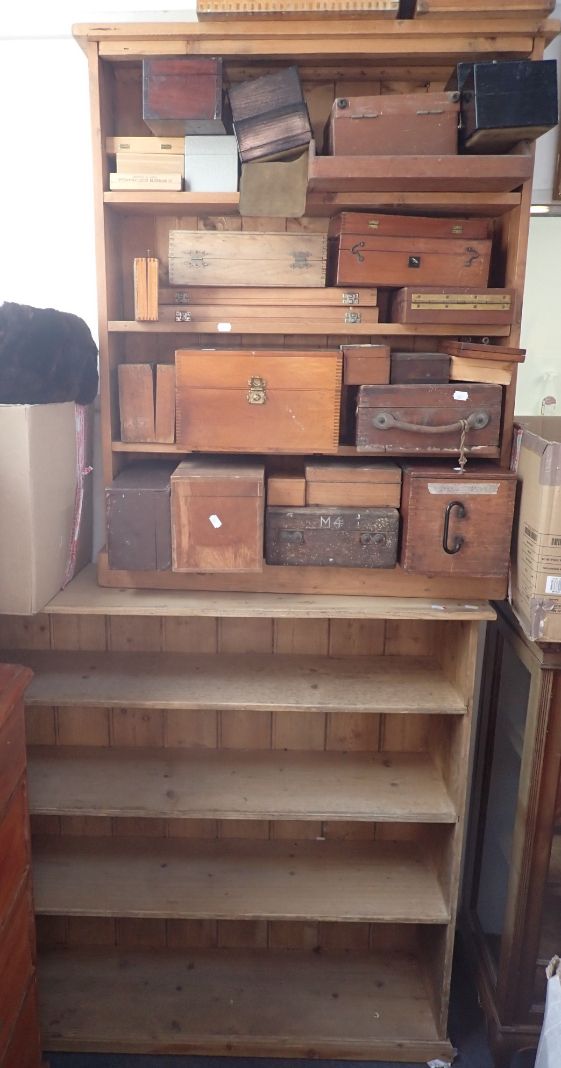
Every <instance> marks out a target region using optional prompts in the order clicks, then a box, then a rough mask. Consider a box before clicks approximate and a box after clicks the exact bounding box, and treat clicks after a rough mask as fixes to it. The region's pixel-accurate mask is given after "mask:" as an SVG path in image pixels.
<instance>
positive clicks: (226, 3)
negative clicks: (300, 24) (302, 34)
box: [197, 0, 399, 18]
mask: <svg viewBox="0 0 561 1068" xmlns="http://www.w3.org/2000/svg"><path fill="white" fill-rule="evenodd" d="M398 11H399V0H197V15H198V16H199V17H200V18H209V17H214V16H216V17H217V18H227V17H228V16H235V17H236V18H243V16H244V15H253V16H255V15H257V16H258V17H263V16H265V15H276V16H278V15H282V16H285V15H294V16H297V17H298V18H302V17H306V16H307V15H310V16H317V15H333V16H338V15H347V16H353V15H370V16H372V15H374V16H382V17H386V18H388V17H389V18H392V17H393V18H395V17H396V16H397V14H398Z"/></svg>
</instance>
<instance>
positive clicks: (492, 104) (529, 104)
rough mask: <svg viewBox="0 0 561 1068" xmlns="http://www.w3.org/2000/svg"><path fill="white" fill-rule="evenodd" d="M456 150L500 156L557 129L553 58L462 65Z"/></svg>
mask: <svg viewBox="0 0 561 1068" xmlns="http://www.w3.org/2000/svg"><path fill="white" fill-rule="evenodd" d="M462 68H463V69H462V71H461V75H460V77H461V82H462V88H461V105H460V106H461V126H460V130H461V145H462V147H463V149H464V150H465V151H467V152H505V151H508V149H509V148H513V147H514V145H516V144H517V142H518V141H533V140H535V138H536V137H539V136H540V135H541V134H543V133H545V132H546V131H547V130H551V129H552V128H553V127H554V126H556V125H557V121H558V104H557V95H558V93H557V70H556V62H555V60H554V59H546V60H535V61H532V60H527V59H517V60H509V61H507V62H502V63H493V62H485V63H469V64H462Z"/></svg>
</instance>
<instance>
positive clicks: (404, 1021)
mask: <svg viewBox="0 0 561 1068" xmlns="http://www.w3.org/2000/svg"><path fill="white" fill-rule="evenodd" d="M39 982H40V987H39V989H40V997H41V1001H42V1005H41V1016H42V1028H43V1039H44V1045H45V1048H47V1049H50V1050H57V1049H64V1050H73V1049H80V1050H89V1051H91V1052H96V1051H100V1052H104V1051H112V1052H115V1053H118V1052H136V1053H142V1052H145V1053H146V1052H154V1051H157V1052H158V1053H166V1052H167V1053H186V1054H188V1053H206V1054H231V1053H234V1054H238V1055H240V1056H241V1055H244V1054H254V1055H260V1056H276V1057H278V1056H283V1055H284V1056H295V1057H297V1056H300V1057H337V1056H346V1057H349V1056H355V1057H356V1058H360V1059H363V1060H367V1059H368V1060H370V1059H371V1060H383V1059H385V1058H387V1057H391V1059H392V1060H396V1061H406V1062H407V1061H411V1060H417V1059H420V1060H429V1059H433V1058H436V1057H440V1058H442V1059H443V1060H446V1061H451V1059H452V1048H451V1046H450V1043H449V1042H448V1041H446V1040H444V1039H439V1037H438V1035H437V1031H436V1027H435V1023H434V1018H433V1014H432V1010H431V1007H430V1001H429V996H428V991H427V989H426V987H425V982H424V976H423V973H422V970H421V966H420V964H419V961H418V960H417V959H416V957H415V956H413V955H408V954H405V953H402V954H399V953H395V952H392V953H391V954H357V953H349V954H348V955H347V954H344V953H339V954H337V953H328V952H322V953H319V954H317V953H313V952H309V953H305V952H301V951H286V950H285V951H282V950H281V951H270V950H239V949H236V950H230V951H229V950H225V949H220V950H207V951H201V950H196V951H191V950H186V951H180V952H173V951H166V950H164V951H160V952H158V951H156V950H150V951H148V952H145V951H135V950H131V951H128V952H122V951H119V950H118V949H115V948H109V949H99V950H88V949H76V950H72V949H64V950H63V949H57V950H55V951H52V952H49V953H46V954H45V955H44V956H43V958H42V960H41V962H40V968H39Z"/></svg>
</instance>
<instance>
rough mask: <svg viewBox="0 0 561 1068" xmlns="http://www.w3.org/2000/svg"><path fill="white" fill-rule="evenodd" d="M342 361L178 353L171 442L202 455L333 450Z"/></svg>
mask: <svg viewBox="0 0 561 1068" xmlns="http://www.w3.org/2000/svg"><path fill="white" fill-rule="evenodd" d="M342 363H343V358H342V356H341V354H340V353H339V352H334V351H328V350H322V349H319V350H305V349H304V350H299V351H290V350H288V351H287V350H282V349H281V350H275V349H233V350H200V349H180V350H179V351H178V352H176V354H175V366H176V382H177V395H176V409H177V442H178V444H180V445H183V446H185V448H186V449H192V450H195V451H203V452H224V451H229V452H251V453H253V452H260V453H268V452H285V453H305V452H334V451H336V449H337V447H338V444H339V419H340V414H339V413H340V401H341V377H342Z"/></svg>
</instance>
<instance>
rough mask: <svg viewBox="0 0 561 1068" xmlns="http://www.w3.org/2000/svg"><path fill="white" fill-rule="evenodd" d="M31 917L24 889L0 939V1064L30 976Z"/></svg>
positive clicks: (31, 950)
mask: <svg viewBox="0 0 561 1068" xmlns="http://www.w3.org/2000/svg"><path fill="white" fill-rule="evenodd" d="M32 917H33V911H32V907H31V892H30V890H29V887H26V888H25V890H24V892H23V893H22V894H21V895H20V898H19V901H18V904H17V906H16V909H15V912H13V913H12V915H11V916H10V920H9V922H8V923H7V924H6V925H5V926H4V927H3V928H2V935H1V938H0V1064H3V1059H2V1054H3V1053H4V1052H5V1049H6V1046H7V1044H8V1041H9V1038H10V1036H11V1034H12V1030H13V1027H14V1023H15V1021H16V1019H17V1017H18V1013H19V1011H20V1009H21V1007H22V1002H23V999H24V994H25V991H26V989H27V986H28V985H29V981H30V979H31V976H32V974H33V946H32V930H33V928H32ZM18 1068H19V1065H18Z"/></svg>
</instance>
